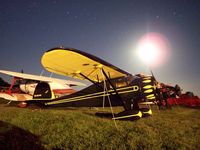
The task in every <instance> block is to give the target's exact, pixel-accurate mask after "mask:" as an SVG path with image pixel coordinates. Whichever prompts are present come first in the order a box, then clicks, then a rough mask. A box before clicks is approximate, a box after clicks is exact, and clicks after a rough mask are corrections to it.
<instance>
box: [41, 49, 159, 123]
mask: <svg viewBox="0 0 200 150" xmlns="http://www.w3.org/2000/svg"><path fill="white" fill-rule="evenodd" d="M41 63H42V65H43V67H44V68H45V69H46V70H48V71H50V72H53V73H56V74H59V75H64V76H68V77H72V78H76V79H80V80H88V81H90V82H91V83H93V84H92V85H91V86H89V87H87V88H85V89H82V90H80V91H77V92H75V93H72V94H70V95H66V96H62V97H59V98H56V99H54V100H52V101H46V102H44V104H45V105H46V106H73V107H76V106H78V107H81V106H87V107H93V106H110V107H112V106H123V108H124V111H122V112H120V113H118V114H113V119H115V120H117V119H135V118H140V117H142V116H146V115H151V114H152V111H151V109H150V108H140V105H139V104H140V103H145V104H146V103H151V102H152V101H154V100H155V99H156V94H155V92H156V90H155V89H156V85H155V84H156V81H155V78H154V77H153V76H146V75H141V74H137V75H131V74H130V73H128V72H126V71H124V70H121V69H119V68H118V67H116V66H113V65H111V64H110V63H107V62H106V61H104V60H102V59H100V58H97V57H95V56H93V55H91V54H88V53H86V52H83V51H80V50H77V49H73V48H53V49H50V50H48V51H46V52H45V53H44V54H43V56H42V58H41Z"/></svg>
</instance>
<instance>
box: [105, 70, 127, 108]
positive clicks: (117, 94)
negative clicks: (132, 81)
mask: <svg viewBox="0 0 200 150" xmlns="http://www.w3.org/2000/svg"><path fill="white" fill-rule="evenodd" d="M101 70H102V73H103V75H104V76H105V77H106V79H107V81H108V83H109V84H110V85H111V86H112V88H113V90H114V91H115V93H116V97H117V98H118V99H119V100H120V101H121V102H122V104H123V106H124V108H125V110H128V109H127V108H126V105H125V104H124V101H123V100H122V99H121V97H120V96H119V93H118V92H117V90H116V88H115V87H114V85H113V84H112V83H111V82H110V79H109V77H108V76H107V74H106V72H105V71H104V69H103V68H102V69H101Z"/></svg>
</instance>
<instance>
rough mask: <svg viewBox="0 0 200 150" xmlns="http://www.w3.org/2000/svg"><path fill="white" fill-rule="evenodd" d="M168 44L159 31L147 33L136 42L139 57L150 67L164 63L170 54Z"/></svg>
mask: <svg viewBox="0 0 200 150" xmlns="http://www.w3.org/2000/svg"><path fill="white" fill-rule="evenodd" d="M169 51H170V46H169V42H168V40H167V38H166V37H164V36H163V35H161V34H159V33H147V34H146V35H144V36H143V37H142V38H141V39H140V40H139V42H138V46H137V53H138V56H139V58H140V59H141V60H142V61H143V62H144V63H145V64H146V65H148V66H150V67H157V66H161V65H162V64H164V63H165V62H166V61H167V60H168V58H169V54H170V52H169Z"/></svg>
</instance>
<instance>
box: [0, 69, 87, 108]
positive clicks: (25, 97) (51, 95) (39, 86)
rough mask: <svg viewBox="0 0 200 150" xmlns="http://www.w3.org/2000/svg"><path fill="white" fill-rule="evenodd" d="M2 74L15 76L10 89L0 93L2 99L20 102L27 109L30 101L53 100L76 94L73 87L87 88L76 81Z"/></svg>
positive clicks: (6, 72) (8, 73) (23, 74)
mask: <svg viewBox="0 0 200 150" xmlns="http://www.w3.org/2000/svg"><path fill="white" fill-rule="evenodd" d="M0 73H2V74H6V75H10V76H13V80H12V83H11V85H10V87H9V88H7V89H5V88H4V89H3V90H1V91H0V98H4V99H7V100H10V101H19V102H20V103H19V106H21V107H25V106H26V105H27V102H28V101H38V100H43V101H44V100H51V99H55V98H58V97H61V96H64V95H69V94H72V93H74V92H75V90H74V89H72V86H85V84H83V83H80V82H76V81H69V80H62V79H57V78H51V77H45V76H38V75H32V74H25V73H18V72H12V71H6V70H0Z"/></svg>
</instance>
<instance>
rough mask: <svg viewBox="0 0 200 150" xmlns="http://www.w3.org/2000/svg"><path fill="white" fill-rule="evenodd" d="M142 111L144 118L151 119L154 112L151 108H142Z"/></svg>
mask: <svg viewBox="0 0 200 150" xmlns="http://www.w3.org/2000/svg"><path fill="white" fill-rule="evenodd" d="M140 111H141V112H142V117H149V116H151V115H152V110H151V109H149V108H140Z"/></svg>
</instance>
